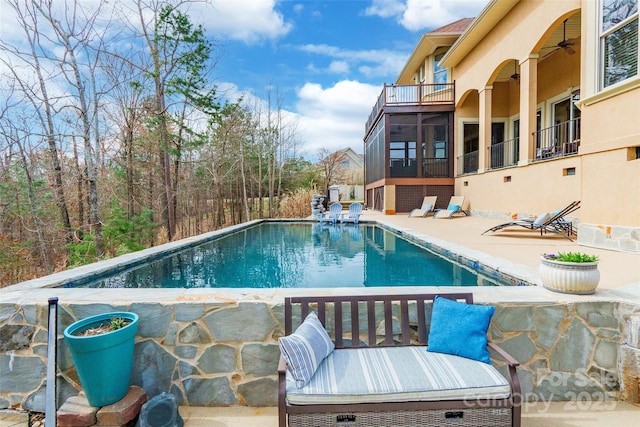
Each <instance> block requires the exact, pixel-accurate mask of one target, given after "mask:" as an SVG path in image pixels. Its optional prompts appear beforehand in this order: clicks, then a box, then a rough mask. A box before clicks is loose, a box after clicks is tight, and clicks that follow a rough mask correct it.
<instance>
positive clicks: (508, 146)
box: [488, 138, 520, 169]
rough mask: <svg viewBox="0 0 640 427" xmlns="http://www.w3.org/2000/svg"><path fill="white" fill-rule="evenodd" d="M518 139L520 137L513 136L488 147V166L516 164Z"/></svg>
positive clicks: (501, 166)
mask: <svg viewBox="0 0 640 427" xmlns="http://www.w3.org/2000/svg"><path fill="white" fill-rule="evenodd" d="M519 141H520V138H514V139H510V140H508V141H504V142H500V143H498V144H493V145H492V146H491V147H489V148H488V150H489V158H490V159H491V166H490V168H491V169H500V168H506V167H508V166H514V165H516V164H518V160H519V158H518V157H519V153H518V150H519Z"/></svg>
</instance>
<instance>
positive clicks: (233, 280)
mask: <svg viewBox="0 0 640 427" xmlns="http://www.w3.org/2000/svg"><path fill="white" fill-rule="evenodd" d="M497 280H498V279H495V278H491V279H490V278H488V277H487V276H484V275H481V274H477V272H475V271H473V269H471V268H468V267H466V266H463V265H461V264H458V263H456V262H453V261H450V260H448V259H446V258H444V257H442V256H440V255H438V254H436V253H435V252H432V251H429V250H427V249H425V248H423V247H420V246H418V245H416V244H415V243H412V242H410V241H408V240H406V239H404V238H402V237H401V236H399V235H397V234H395V233H392V232H390V231H388V230H385V229H383V228H381V227H378V226H376V225H373V224H360V225H359V226H355V225H340V224H338V225H326V224H318V223H310V222H303V223H296V222H290V223H287V222H284V223H283V222H276V223H271V222H263V223H259V224H257V225H254V226H251V227H247V228H243V229H241V230H239V231H236V232H234V233H231V234H228V235H225V236H223V237H220V238H216V239H214V240H210V241H207V242H204V243H201V244H198V245H196V246H193V247H189V248H187V249H183V250H181V251H178V252H176V253H173V254H171V255H170V256H166V257H162V258H159V259H155V260H151V261H150V262H148V263H143V264H141V265H137V266H135V267H132V268H130V269H127V270H125V271H121V272H117V273H114V274H109V275H102V276H100V277H98V278H95V279H93V280H91V281H88V282H84V283H82V282H74V283H72V284H66V285H65V286H66V287H87V288H332V287H380V286H478V285H489V286H492V285H498V284H507V283H506V282H505V283H498V282H497Z"/></svg>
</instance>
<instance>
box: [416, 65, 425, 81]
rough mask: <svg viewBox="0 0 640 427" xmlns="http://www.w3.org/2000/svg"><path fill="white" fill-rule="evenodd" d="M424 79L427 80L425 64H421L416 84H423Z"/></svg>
mask: <svg viewBox="0 0 640 427" xmlns="http://www.w3.org/2000/svg"><path fill="white" fill-rule="evenodd" d="M426 79H427V73H426V71H425V64H424V63H422V65H421V66H420V70H419V71H418V81H417V83H424V82H425V80H426Z"/></svg>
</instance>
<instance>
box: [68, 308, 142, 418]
mask: <svg viewBox="0 0 640 427" xmlns="http://www.w3.org/2000/svg"><path fill="white" fill-rule="evenodd" d="M113 318H123V319H128V320H130V321H131V322H130V323H129V324H128V325H127V326H125V327H124V328H120V329H118V330H115V331H113V332H108V333H105V334H100V335H93V336H86V337H83V336H76V335H74V334H76V333H80V332H82V331H86V330H87V329H91V328H93V327H96V326H99V325H100V324H103V323H108V322H109V321H110V320H111V319H113ZM137 330H138V315H137V314H135V313H129V312H111V313H105V314H99V315H97V316H91V317H87V318H86V319H82V320H79V321H77V322H75V323H73V324H71V325H69V326H68V327H67V328H66V329H65V330H64V339H65V341H66V343H67V346H68V347H69V350H71V356H72V357H73V363H74V365H75V367H76V371H77V372H78V377H79V378H80V384H81V385H82V388H83V390H84V392H85V394H86V395H87V400H88V401H89V404H90V405H91V406H95V407H102V406H107V405H111V404H112V403H115V402H117V401H118V400H120V399H122V398H123V397H124V396H126V394H127V392H128V391H129V382H130V381H131V368H132V364H133V346H134V339H135V336H136V331H137Z"/></svg>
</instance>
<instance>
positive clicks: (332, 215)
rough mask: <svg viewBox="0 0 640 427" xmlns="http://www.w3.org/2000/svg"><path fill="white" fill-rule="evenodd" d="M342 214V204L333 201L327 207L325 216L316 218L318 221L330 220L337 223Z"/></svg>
mask: <svg viewBox="0 0 640 427" xmlns="http://www.w3.org/2000/svg"><path fill="white" fill-rule="evenodd" d="M341 214H342V205H341V204H340V203H334V204H332V205H331V206H330V207H329V212H328V213H327V215H326V216H323V217H321V218H319V219H318V221H320V222H332V223H334V224H335V223H337V222H338V220H339V219H340V215H341Z"/></svg>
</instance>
